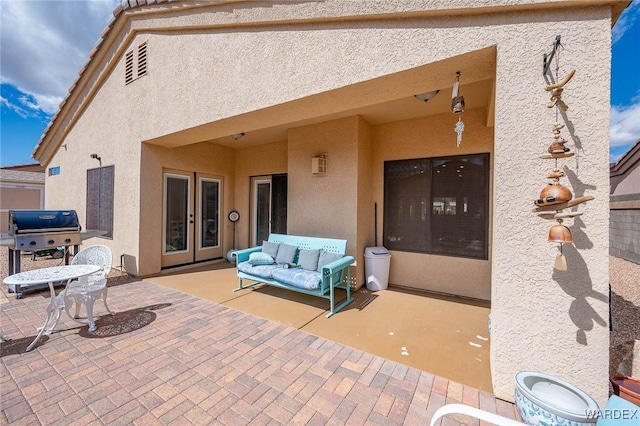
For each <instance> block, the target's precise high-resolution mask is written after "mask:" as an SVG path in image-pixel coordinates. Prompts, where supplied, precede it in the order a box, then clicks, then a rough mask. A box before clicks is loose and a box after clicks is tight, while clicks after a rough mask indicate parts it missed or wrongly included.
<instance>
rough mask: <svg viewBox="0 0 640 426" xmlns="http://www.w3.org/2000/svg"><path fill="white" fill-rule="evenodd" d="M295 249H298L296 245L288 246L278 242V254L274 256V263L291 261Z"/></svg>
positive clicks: (294, 255) (293, 257)
mask: <svg viewBox="0 0 640 426" xmlns="http://www.w3.org/2000/svg"><path fill="white" fill-rule="evenodd" d="M296 250H298V247H296V246H290V245H289V244H285V243H282V244H280V247H279V248H278V255H277V256H276V263H293V259H295V257H296Z"/></svg>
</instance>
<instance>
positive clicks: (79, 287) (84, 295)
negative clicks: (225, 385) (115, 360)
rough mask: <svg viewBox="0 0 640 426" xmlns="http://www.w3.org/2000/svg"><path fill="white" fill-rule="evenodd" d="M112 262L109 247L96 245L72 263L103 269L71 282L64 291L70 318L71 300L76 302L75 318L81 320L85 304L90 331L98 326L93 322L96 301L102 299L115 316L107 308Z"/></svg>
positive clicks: (80, 254) (78, 254) (86, 249)
mask: <svg viewBox="0 0 640 426" xmlns="http://www.w3.org/2000/svg"><path fill="white" fill-rule="evenodd" d="M112 260H113V256H112V255H111V250H110V249H109V247H107V246H103V245H94V246H89V247H87V248H84V249H82V250H80V251H79V252H78V253H77V254H76V255H75V256H74V257H73V260H72V261H71V264H72V265H98V266H100V267H101V268H102V269H100V270H99V271H98V272H96V273H94V274H91V275H87V276H84V277H80V278H79V279H78V280H74V281H71V282H70V283H69V284H67V286H66V288H65V289H64V290H63V298H64V307H65V309H66V311H67V314H69V316H71V313H70V312H69V310H70V309H71V305H72V304H73V301H72V300H71V298H73V299H74V300H75V302H76V312H75V315H74V316H73V318H79V315H80V305H81V304H83V303H84V304H85V306H86V308H87V319H88V321H89V331H95V329H96V324H95V322H94V320H93V303H94V302H95V301H96V299H99V298H100V297H102V302H103V303H104V307H105V308H106V310H107V312H109V313H110V314H111V315H115V312H112V311H111V310H110V309H109V307H108V306H107V275H108V274H109V271H110V270H111V262H112Z"/></svg>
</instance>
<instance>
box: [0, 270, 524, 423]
mask: <svg viewBox="0 0 640 426" xmlns="http://www.w3.org/2000/svg"><path fill="white" fill-rule="evenodd" d="M3 290H6V289H3ZM2 301H3V303H2V312H1V325H2V332H3V333H4V334H7V335H9V337H11V338H12V339H13V340H12V341H10V342H3V343H2V356H1V358H2V363H1V364H0V373H1V377H2V379H1V381H0V385H1V390H0V392H1V405H0V406H1V412H0V424H11V425H22V424H25V425H27V424H29V425H31V424H45V425H46V424H54V423H55V424H57V425H59V424H65V425H72V424H77V425H83V426H84V425H105V424H108V425H130V424H134V425H145V426H147V425H155V424H158V425H169V424H175V425H192V424H193V425H210V424H222V425H246V424H252V425H253V424H255V425H267V424H269V425H271V424H274V425H277V424H292V425H316V424H317V425H325V424H328V423H329V424H353V425H360V424H371V425H401V424H428V422H429V420H430V418H431V416H432V414H433V412H434V411H435V410H436V409H437V408H439V407H441V406H442V405H444V404H445V403H451V402H462V401H464V402H465V403H467V404H469V405H473V406H476V407H480V408H482V409H485V410H489V411H493V412H497V413H499V414H502V415H506V416H508V417H512V418H514V417H515V413H514V410H513V405H512V404H509V403H507V402H504V401H500V400H497V399H496V398H495V397H494V396H493V395H490V394H488V393H486V392H482V391H478V390H476V389H472V388H469V387H467V386H463V385H460V384H458V383H453V382H450V381H448V380H446V379H444V378H441V377H436V376H433V375H431V374H429V373H427V372H424V371H419V370H416V369H414V368H411V367H407V366H405V365H402V364H398V363H396V362H393V361H390V360H386V359H383V358H380V357H377V356H375V355H372V354H368V353H364V352H361V351H359V350H355V349H352V348H349V347H345V346H343V345H340V344H337V343H335V342H331V341H328V340H326V339H323V338H319V337H315V336H312V335H309V334H307V333H304V332H302V331H299V330H297V329H294V328H291V327H287V326H284V325H280V324H277V323H274V322H271V321H268V320H265V319H262V318H258V317H254V316H251V315H248V314H245V313H242V312H239V311H236V310H233V309H230V308H227V307H225V306H222V305H218V304H216V303H213V302H210V301H206V300H202V299H198V298H196V297H193V296H190V295H186V294H183V293H179V292H176V291H173V290H171V289H168V288H164V287H159V286H156V285H154V284H151V283H148V282H145V281H133V282H124V283H122V284H119V285H114V286H110V288H109V306H110V307H111V309H112V310H115V311H116V312H117V314H116V317H115V318H114V317H108V316H107V317H100V318H98V319H97V325H98V328H99V330H98V332H102V333H103V335H102V336H101V337H96V336H95V335H93V336H92V335H91V334H89V333H88V331H87V327H86V326H82V325H80V324H78V323H77V322H74V321H73V320H71V319H69V318H68V317H66V315H65V314H63V315H62V318H61V320H60V323H59V324H58V327H57V331H56V332H55V333H53V334H52V335H50V336H46V337H45V338H44V339H43V340H42V341H41V343H39V344H38V345H37V346H36V347H35V348H34V350H33V351H31V352H25V349H26V347H27V345H28V344H29V343H30V342H31V340H32V339H33V338H34V337H35V335H36V330H35V328H36V327H38V326H39V325H40V323H39V322H40V321H42V320H41V318H42V314H43V313H44V309H45V306H46V304H47V303H48V294H47V292H46V291H44V292H42V293H25V297H24V298H23V299H20V300H17V299H15V298H14V297H13V295H12V294H5V297H3V298H2ZM101 308H102V309H104V308H103V307H102V306H101V304H100V303H97V304H96V308H95V311H96V315H97V316H98V315H102V313H103V310H102V309H101ZM143 317H144V318H146V319H149V318H151V319H152V320H151V321H150V322H149V321H147V322H143V323H141V325H142V326H139V327H135V326H134V327H129V328H128V329H126V330H125V331H124V332H122V333H121V334H120V331H121V330H120V331H119V329H117V328H116V327H118V326H119V324H118V322H119V321H120V322H121V323H123V324H124V323H125V322H126V321H128V323H127V324H129V325H131V324H134V325H135V322H136V320H140V319H141V318H143ZM105 321H107V322H105ZM105 324H108V325H105ZM114 324H115V325H114ZM145 324H146V325H145ZM457 420H460V421H464V422H465V423H458V422H457V421H456V420H453V419H446V420H445V421H443V422H442V424H454V425H455V424H469V423H468V422H469V419H457ZM470 424H474V423H473V422H471V423H470ZM476 424H477V423H476Z"/></svg>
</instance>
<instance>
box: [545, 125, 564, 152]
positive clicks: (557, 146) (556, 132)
mask: <svg viewBox="0 0 640 426" xmlns="http://www.w3.org/2000/svg"><path fill="white" fill-rule="evenodd" d="M563 127H564V124H560V123H555V124H554V125H553V142H551V145H549V148H547V152H548V153H549V154H565V153H567V152H569V151H570V150H569V148H567V147H566V146H564V144H566V143H567V141H566V140H565V139H563V138H562V137H560V130H561V129H562V128H563Z"/></svg>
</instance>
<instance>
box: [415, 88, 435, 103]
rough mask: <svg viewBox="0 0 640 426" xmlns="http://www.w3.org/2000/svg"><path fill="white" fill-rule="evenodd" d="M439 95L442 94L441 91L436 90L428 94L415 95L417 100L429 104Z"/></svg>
mask: <svg viewBox="0 0 640 426" xmlns="http://www.w3.org/2000/svg"><path fill="white" fill-rule="evenodd" d="M438 93H440V90H434V91H432V92H426V93H418V94H417V95H413V96H415V97H416V99H419V100H421V101H422V102H429V101H430V100H431V99H433V98H434V97H435V96H436V95H437V94H438Z"/></svg>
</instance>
